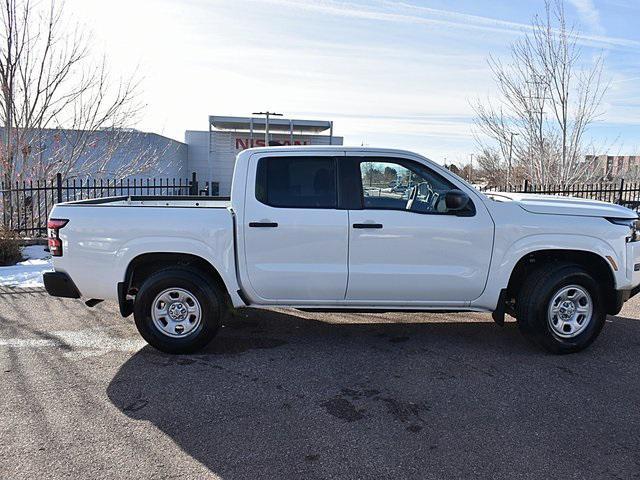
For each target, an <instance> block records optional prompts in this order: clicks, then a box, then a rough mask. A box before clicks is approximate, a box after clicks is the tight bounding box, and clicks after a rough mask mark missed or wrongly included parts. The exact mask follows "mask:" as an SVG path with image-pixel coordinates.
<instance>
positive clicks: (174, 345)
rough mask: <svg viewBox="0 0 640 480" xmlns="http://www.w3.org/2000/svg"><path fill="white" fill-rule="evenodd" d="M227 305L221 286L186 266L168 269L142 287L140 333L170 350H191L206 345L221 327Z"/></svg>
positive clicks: (138, 314)
mask: <svg viewBox="0 0 640 480" xmlns="http://www.w3.org/2000/svg"><path fill="white" fill-rule="evenodd" d="M223 308H224V301H223V296H222V294H221V293H220V292H219V290H218V287H217V286H216V285H214V284H213V283H212V282H211V281H210V280H209V279H208V278H206V276H204V275H201V274H200V273H198V272H193V271H191V270H186V269H178V268H172V269H166V270H161V271H159V272H156V273H154V274H152V275H150V276H149V277H148V278H147V279H146V280H145V281H144V282H143V283H142V285H141V286H140V289H139V291H138V293H137V295H136V299H135V304H134V312H133V313H134V318H135V323H136V327H137V328H138V331H139V332H140V335H142V337H143V338H144V339H145V340H146V341H147V342H148V343H149V344H150V345H151V346H153V347H155V348H157V349H158V350H162V351H163V352H167V353H191V352H194V351H197V350H199V349H201V348H202V347H204V346H205V345H207V344H208V343H209V342H210V341H211V340H212V339H213V337H215V335H216V333H217V332H218V329H219V328H220V320H221V315H222V311H223Z"/></svg>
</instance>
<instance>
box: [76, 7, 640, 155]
mask: <svg viewBox="0 0 640 480" xmlns="http://www.w3.org/2000/svg"><path fill="white" fill-rule="evenodd" d="M67 8H68V9H69V10H70V11H73V12H74V16H76V18H77V19H78V20H79V21H80V22H81V23H84V24H86V25H87V26H88V27H89V28H90V29H92V30H93V32H94V35H93V43H94V45H95V47H96V50H105V51H106V52H107V55H108V57H109V59H110V61H111V63H112V66H113V68H114V70H115V71H116V72H119V71H121V72H126V71H128V70H131V69H133V68H136V69H137V70H138V72H139V73H140V74H141V75H142V76H143V77H144V83H143V86H144V94H143V101H144V102H145V103H146V104H147V105H148V107H147V110H146V113H145V115H144V118H143V119H142V121H141V123H140V125H139V127H140V128H141V129H144V130H148V131H154V132H158V133H163V134H165V135H167V136H170V137H173V138H176V139H179V140H182V139H183V134H184V130H185V129H200V130H202V129H206V128H207V116H208V115H209V114H219V115H248V114H250V113H251V112H253V111H258V110H264V109H270V110H275V111H278V112H282V113H284V114H285V115H287V116H290V117H299V118H312V119H313V118H318V119H327V120H328V119H332V120H334V121H335V125H336V133H337V134H339V135H343V136H344V137H345V143H346V144H349V145H360V144H365V145H371V146H389V147H400V148H406V149H410V150H415V151H418V152H420V153H423V154H425V155H426V156H428V157H430V158H432V159H433V160H436V161H438V162H443V161H444V159H445V158H446V159H447V162H452V161H455V162H459V163H465V162H467V160H468V157H469V153H470V152H473V151H475V144H474V141H473V137H472V128H473V112H472V111H471V108H470V106H469V101H470V100H473V99H475V98H477V97H483V98H484V97H491V96H492V95H494V93H495V91H494V87H493V83H492V80H491V76H490V73H489V69H488V67H487V63H486V60H487V57H488V56H489V54H493V55H494V56H497V57H505V56H506V54H507V50H508V46H509V44H510V43H511V42H513V41H515V40H517V38H518V37H519V36H520V35H521V34H522V31H523V29H526V28H527V25H528V24H529V22H530V20H531V17H532V16H533V15H534V14H535V13H537V12H542V10H543V8H544V4H543V1H542V0H527V1H507V0H501V1H489V0H461V1H455V0H449V1H441V0H434V1H418V0H404V1H402V2H392V1H385V0H372V1H368V2H365V1H362V0H315V1H314V0H225V1H217V0H184V1H177V0H174V1H166V0H135V1H134V0H127V1H125V0H111V1H110V2H104V1H102V0H68V1H67ZM566 10H567V14H568V16H569V19H570V21H571V22H573V23H575V24H576V25H579V28H580V31H581V32H582V39H581V42H580V43H581V48H582V49H583V54H584V59H585V61H587V62H588V61H591V59H592V58H593V57H594V56H595V55H598V54H599V53H603V54H604V55H605V57H606V78H607V80H608V81H610V82H611V87H610V89H609V92H608V94H607V96H606V98H605V102H604V104H603V110H604V112H605V114H604V115H603V117H602V118H601V121H600V122H599V123H598V124H597V125H596V126H595V127H594V128H593V129H592V130H591V132H590V134H591V135H592V136H593V137H594V138H595V140H596V141H597V142H599V143H600V144H602V145H607V146H609V151H610V152H611V153H614V154H634V153H635V154H640V127H639V125H640V121H639V120H640V55H639V54H640V29H639V28H638V25H637V21H636V20H637V19H639V18H640V1H637V0H571V1H569V0H567V1H566Z"/></svg>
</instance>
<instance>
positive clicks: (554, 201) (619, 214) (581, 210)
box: [488, 192, 638, 218]
mask: <svg viewBox="0 0 640 480" xmlns="http://www.w3.org/2000/svg"><path fill="white" fill-rule="evenodd" d="M488 195H489V197H493V198H494V199H495V200H497V201H505V200H512V201H514V202H516V203H518V205H520V207H522V208H523V209H524V210H526V211H527V212H531V213H543V214H548V215H580V216H583V217H613V218H637V217H638V214H637V213H636V212H634V211H633V210H631V209H629V208H626V207H623V206H620V205H615V204H613V203H607V202H601V201H599V200H589V199H586V198H576V197H562V196H558V195H539V194H538V195H536V194H534V193H506V192H496V193H493V192H492V193H489V194H488Z"/></svg>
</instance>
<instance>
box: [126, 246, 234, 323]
mask: <svg viewBox="0 0 640 480" xmlns="http://www.w3.org/2000/svg"><path fill="white" fill-rule="evenodd" d="M171 267H183V268H187V269H193V270H196V271H197V272H199V273H200V274H202V275H204V276H206V277H207V278H210V279H211V280H212V281H213V283H214V284H215V285H216V286H217V287H218V288H219V289H220V291H221V292H222V294H223V296H224V298H225V302H226V303H227V305H228V306H229V307H230V308H232V307H233V301H232V299H231V293H230V291H229V288H228V287H227V285H226V283H225V281H224V279H223V277H222V275H221V274H220V272H219V271H218V269H216V267H215V266H213V265H212V264H211V262H209V261H208V260H206V259H205V258H202V257H200V256H198V255H194V254H191V253H179V252H152V253H142V254H140V255H137V256H136V257H134V258H132V259H131V261H130V262H129V263H128V265H127V268H126V270H125V274H124V279H123V281H122V282H121V283H119V284H118V303H119V305H120V313H121V314H122V316H124V317H126V316H129V315H130V314H131V313H132V312H133V301H132V300H130V299H128V298H127V296H135V294H136V293H137V291H138V289H139V287H140V285H141V284H142V282H144V280H145V279H146V278H148V277H149V275H151V274H153V273H155V272H158V271H161V270H165V269H167V268H171Z"/></svg>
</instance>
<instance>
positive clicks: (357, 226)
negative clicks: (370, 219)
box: [353, 223, 382, 228]
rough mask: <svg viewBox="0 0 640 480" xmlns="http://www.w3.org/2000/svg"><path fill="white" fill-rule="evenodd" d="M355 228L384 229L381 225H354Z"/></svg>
mask: <svg viewBox="0 0 640 480" xmlns="http://www.w3.org/2000/svg"><path fill="white" fill-rule="evenodd" d="M353 228H382V224H381V223H354V224H353Z"/></svg>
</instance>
